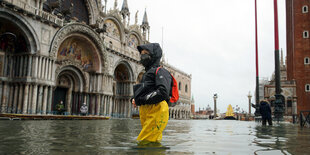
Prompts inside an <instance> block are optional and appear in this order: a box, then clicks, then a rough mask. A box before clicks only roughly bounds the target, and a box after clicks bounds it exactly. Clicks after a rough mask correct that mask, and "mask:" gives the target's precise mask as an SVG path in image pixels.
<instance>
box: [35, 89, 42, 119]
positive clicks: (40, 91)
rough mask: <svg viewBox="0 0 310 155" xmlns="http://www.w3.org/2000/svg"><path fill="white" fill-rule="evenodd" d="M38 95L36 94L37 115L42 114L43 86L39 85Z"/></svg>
mask: <svg viewBox="0 0 310 155" xmlns="http://www.w3.org/2000/svg"><path fill="white" fill-rule="evenodd" d="M38 87H39V94H38V102H37V111H36V113H37V114H41V113H42V98H43V86H41V85H39V86H38Z"/></svg>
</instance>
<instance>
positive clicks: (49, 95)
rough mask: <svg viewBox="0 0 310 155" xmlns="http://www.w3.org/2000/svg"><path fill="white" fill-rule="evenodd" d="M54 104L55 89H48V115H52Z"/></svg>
mask: <svg viewBox="0 0 310 155" xmlns="http://www.w3.org/2000/svg"><path fill="white" fill-rule="evenodd" d="M52 102H53V87H52V86H50V87H49V88H48V102H47V113H48V114H51V113H52Z"/></svg>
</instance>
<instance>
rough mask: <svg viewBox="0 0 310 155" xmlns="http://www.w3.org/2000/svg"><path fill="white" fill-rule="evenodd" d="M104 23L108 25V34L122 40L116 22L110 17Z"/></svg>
mask: <svg viewBox="0 0 310 155" xmlns="http://www.w3.org/2000/svg"><path fill="white" fill-rule="evenodd" d="M104 23H105V24H106V26H107V34H108V36H110V37H113V38H115V39H117V40H120V31H119V29H118V27H117V26H116V24H115V23H114V22H113V21H112V20H110V19H108V20H106V21H105V22H104Z"/></svg>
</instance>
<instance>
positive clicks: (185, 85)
mask: <svg viewBox="0 0 310 155" xmlns="http://www.w3.org/2000/svg"><path fill="white" fill-rule="evenodd" d="M185 92H186V93H187V85H185Z"/></svg>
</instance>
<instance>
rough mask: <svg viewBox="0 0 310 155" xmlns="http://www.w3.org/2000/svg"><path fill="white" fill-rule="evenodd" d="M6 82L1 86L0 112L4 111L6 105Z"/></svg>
mask: <svg viewBox="0 0 310 155" xmlns="http://www.w3.org/2000/svg"><path fill="white" fill-rule="evenodd" d="M7 89H8V84H7V83H4V85H3V87H2V101H1V103H2V104H1V113H6V110H7V106H8V103H7V102H8V90H7Z"/></svg>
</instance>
